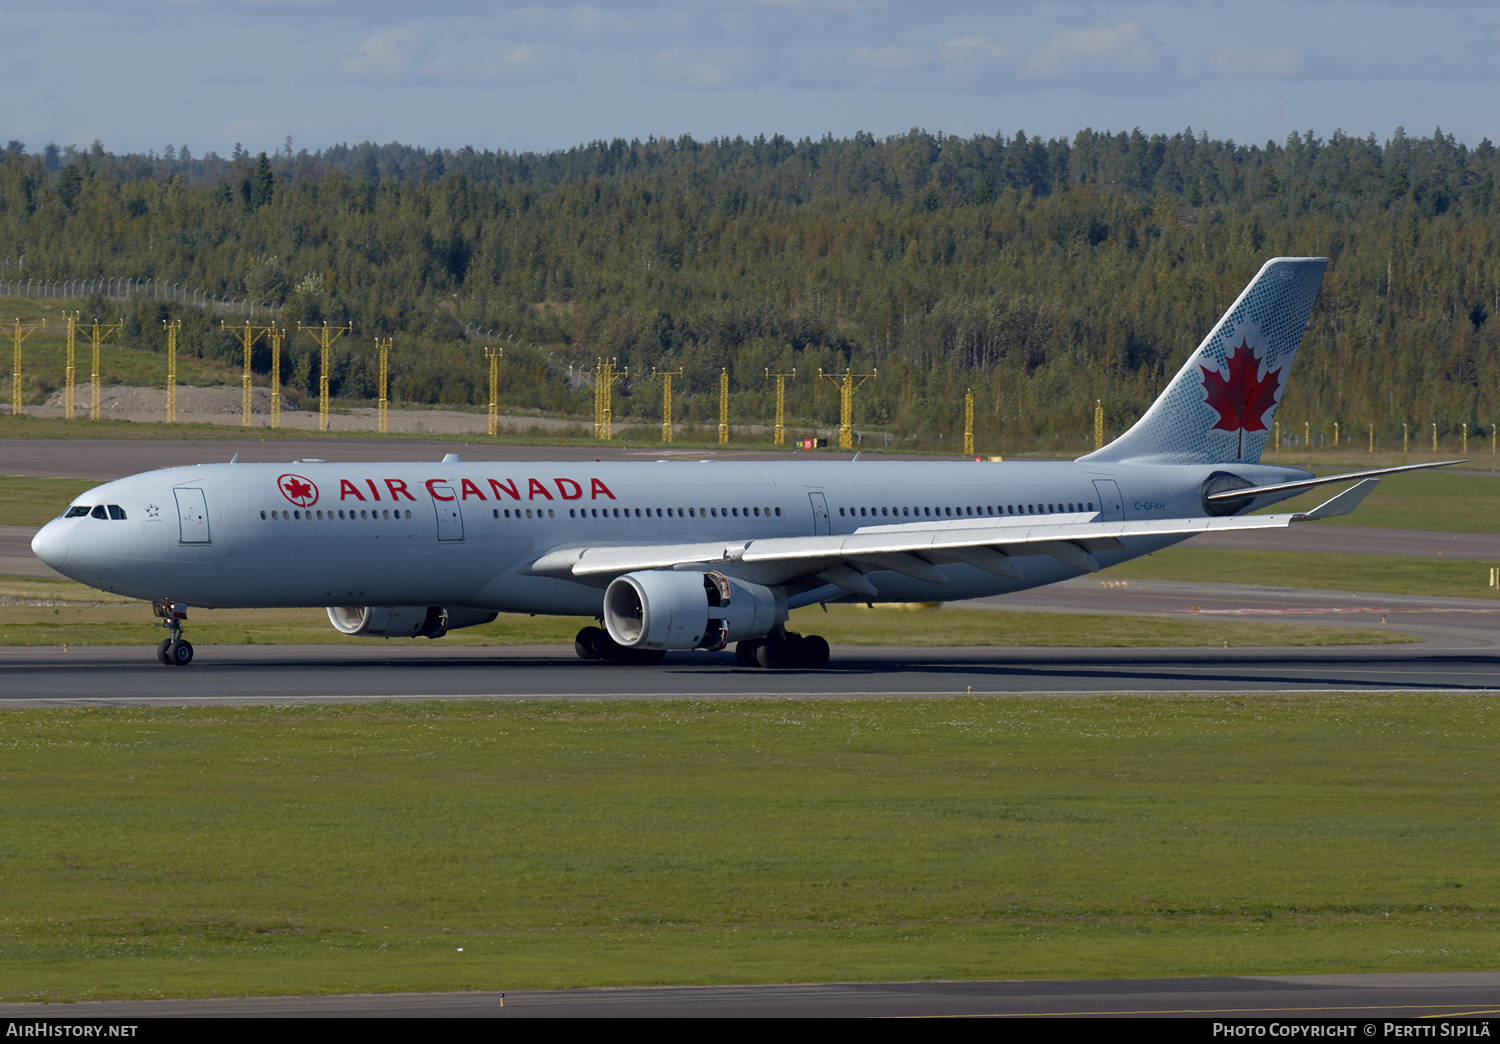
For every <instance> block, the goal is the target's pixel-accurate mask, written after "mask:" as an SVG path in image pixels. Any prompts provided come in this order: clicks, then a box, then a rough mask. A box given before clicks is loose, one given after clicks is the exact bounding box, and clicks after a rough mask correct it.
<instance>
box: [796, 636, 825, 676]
mask: <svg viewBox="0 0 1500 1044" xmlns="http://www.w3.org/2000/svg"><path fill="white" fill-rule="evenodd" d="M801 644H802V648H801V649H800V650H799V651H798V656H797V666H798V667H803V668H806V669H807V670H810V671H817V670H822V669H823V668H824V667H827V666H828V640H827V639H826V638H824V637H823V636H822V635H817V634H810V635H808V636H807V637H805V638H803V639H802V643H801Z"/></svg>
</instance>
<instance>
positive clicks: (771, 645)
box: [573, 627, 828, 670]
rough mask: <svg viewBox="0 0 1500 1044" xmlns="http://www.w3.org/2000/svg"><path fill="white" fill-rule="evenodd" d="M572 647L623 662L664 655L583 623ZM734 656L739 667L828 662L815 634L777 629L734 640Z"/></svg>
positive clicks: (810, 666) (812, 666) (807, 666)
mask: <svg viewBox="0 0 1500 1044" xmlns="http://www.w3.org/2000/svg"><path fill="white" fill-rule="evenodd" d="M573 651H574V652H576V653H577V654H578V658H579V659H580V660H615V661H619V662H623V663H657V662H658V661H660V660H661V658H662V657H663V656H665V655H667V654H666V652H664V651H663V650H661V649H651V650H646V649H627V648H625V647H624V646H623V645H620V644H619V643H618V642H616V641H615V640H614V639H613V638H611V637H610V636H609V633H608V632H607V631H605V630H604V629H603V628H602V627H585V628H584V629H583V630H581V631H579V632H578V636H577V637H576V638H574V639H573ZM734 658H735V660H736V661H738V663H739V665H740V666H741V667H768V668H772V669H778V668H802V669H803V670H818V669H819V668H822V667H827V666H828V642H827V641H826V640H824V639H823V638H822V637H820V636H819V635H816V634H809V635H805V636H804V635H800V634H791V633H788V632H786V631H778V632H776V633H775V634H768V635H766V636H765V637H764V638H754V639H747V640H746V641H743V642H736V643H735V646H734Z"/></svg>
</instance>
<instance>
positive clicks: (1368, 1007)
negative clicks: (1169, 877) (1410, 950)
mask: <svg viewBox="0 0 1500 1044" xmlns="http://www.w3.org/2000/svg"><path fill="white" fill-rule="evenodd" d="M1449 1006H1450V1005H1445V1004H1359V1005H1347V1006H1342V1007H1305V1008H1286V1007H1281V1006H1280V1005H1277V1006H1276V1007H1270V1008H1130V1009H1122V1010H1120V1011H1078V1010H1075V1011H996V1012H984V1013H981V1014H972V1015H893V1016H889V1017H890V1018H907V1019H1039V1018H1057V1017H1064V1016H1069V1015H1243V1014H1246V1013H1248V1014H1251V1015H1260V1014H1264V1013H1266V1012H1276V1013H1277V1014H1290V1013H1292V1012H1297V1011H1406V1010H1409V1009H1416V1008H1439V1007H1449ZM1488 1014H1490V1012H1489V1011H1487V1010H1480V1011H1457V1012H1439V1013H1438V1014H1435V1015H1418V1016H1417V1018H1419V1019H1461V1018H1467V1017H1469V1016H1471V1015H1488Z"/></svg>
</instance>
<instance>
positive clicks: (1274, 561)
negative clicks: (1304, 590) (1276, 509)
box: [1100, 547, 1500, 598]
mask: <svg viewBox="0 0 1500 1044" xmlns="http://www.w3.org/2000/svg"><path fill="white" fill-rule="evenodd" d="M1494 566H1495V563H1493V562H1484V561H1477V560H1474V559H1464V558H1401V557H1398V556H1394V555H1340V554H1320V553H1313V552H1306V551H1226V550H1218V549H1215V548H1196V547H1172V548H1168V549H1167V550H1165V551H1158V552H1157V553H1156V554H1154V555H1147V556H1145V557H1143V558H1137V559H1133V560H1131V561H1129V562H1126V563H1124V564H1123V565H1117V566H1114V567H1112V568H1110V569H1109V570H1107V571H1106V572H1104V573H1102V574H1100V575H1101V576H1104V577H1108V578H1111V579H1113V578H1119V577H1128V578H1130V579H1140V580H1183V581H1192V582H1195V583H1234V584H1265V585H1269V586H1271V587H1308V588H1324V589H1327V590H1333V591H1384V592H1387V593H1390V594H1408V595H1438V596H1443V595H1451V596H1453V597H1462V598H1496V597H1497V596H1500V592H1497V591H1496V590H1495V589H1494V588H1491V587H1490V586H1489V582H1490V570H1491V569H1492V568H1494Z"/></svg>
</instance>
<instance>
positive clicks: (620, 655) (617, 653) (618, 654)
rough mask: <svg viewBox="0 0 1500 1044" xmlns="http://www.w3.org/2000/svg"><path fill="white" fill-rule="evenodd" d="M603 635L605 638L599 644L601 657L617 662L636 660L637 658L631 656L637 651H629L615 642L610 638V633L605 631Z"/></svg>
mask: <svg viewBox="0 0 1500 1044" xmlns="http://www.w3.org/2000/svg"><path fill="white" fill-rule="evenodd" d="M601 633H602V634H603V636H604V637H603V638H602V639H601V640H600V643H599V655H600V656H603V657H604V658H605V659H606V660H616V661H619V660H633V659H635V657H634V656H633V655H631V654H632V653H633V652H634V651H635V650H633V649H627V648H626V647H625V646H623V645H621V644H620V643H619V642H617V641H615V640H614V639H613V638H611V637H610V636H609V632H608V631H603V632H601Z"/></svg>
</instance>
